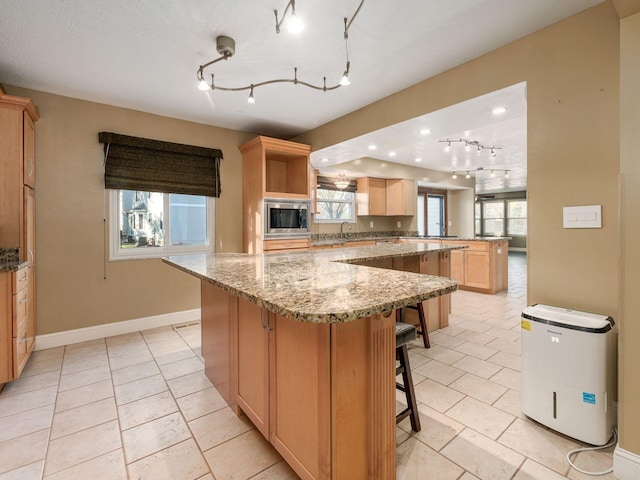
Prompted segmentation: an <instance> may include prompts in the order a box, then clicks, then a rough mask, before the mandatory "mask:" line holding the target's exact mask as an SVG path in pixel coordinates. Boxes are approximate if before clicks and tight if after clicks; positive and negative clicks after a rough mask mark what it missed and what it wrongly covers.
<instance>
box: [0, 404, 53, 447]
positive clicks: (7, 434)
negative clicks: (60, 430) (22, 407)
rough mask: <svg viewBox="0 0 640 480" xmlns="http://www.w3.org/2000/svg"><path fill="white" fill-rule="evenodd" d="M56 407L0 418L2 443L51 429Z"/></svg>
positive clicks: (41, 408)
mask: <svg viewBox="0 0 640 480" xmlns="http://www.w3.org/2000/svg"><path fill="white" fill-rule="evenodd" d="M53 408H54V405H53V404H50V405H45V406H44V407H38V408H34V409H31V410H27V411H25V412H20V413H16V414H15V415H9V416H7V417H3V418H0V442H4V441H6V440H10V439H12V438H16V437H21V436H23V435H28V434H30V433H34V432H37V431H39V430H46V429H48V428H49V427H51V420H52V419H53Z"/></svg>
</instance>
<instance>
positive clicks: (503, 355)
mask: <svg viewBox="0 0 640 480" xmlns="http://www.w3.org/2000/svg"><path fill="white" fill-rule="evenodd" d="M487 361H488V362H491V363H495V364H496V365H502V366H503V367H507V368H510V369H511V370H517V371H518V372H519V371H520V370H521V367H520V364H521V360H520V355H519V354H518V355H515V354H513V353H507V352H498V353H496V354H495V355H493V356H492V357H489V358H488V359H487Z"/></svg>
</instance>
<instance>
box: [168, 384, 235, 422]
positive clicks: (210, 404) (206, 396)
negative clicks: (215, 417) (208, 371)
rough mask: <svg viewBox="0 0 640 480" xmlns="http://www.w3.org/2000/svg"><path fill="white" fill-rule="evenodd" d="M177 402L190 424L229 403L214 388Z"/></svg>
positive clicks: (187, 396)
mask: <svg viewBox="0 0 640 480" xmlns="http://www.w3.org/2000/svg"><path fill="white" fill-rule="evenodd" d="M177 402H178V406H179V407H180V411H181V412H182V415H184V418H185V419H186V420H187V421H188V422H189V421H191V420H193V419H196V418H198V417H202V416H203V415H207V414H208V413H211V412H215V411H216V410H220V409H221V408H224V407H226V406H227V402H225V400H224V398H222V396H221V395H220V394H219V393H218V390H216V389H215V388H213V387H211V388H207V389H205V390H201V391H199V392H195V393H192V394H191V395H186V396H184V397H180V398H178V399H177Z"/></svg>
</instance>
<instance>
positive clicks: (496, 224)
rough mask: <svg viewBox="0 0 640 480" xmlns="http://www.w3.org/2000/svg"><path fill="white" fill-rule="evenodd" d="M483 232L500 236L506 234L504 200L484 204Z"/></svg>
mask: <svg viewBox="0 0 640 480" xmlns="http://www.w3.org/2000/svg"><path fill="white" fill-rule="evenodd" d="M482 223H483V224H482V234H483V235H485V236H489V237H500V236H502V235H503V234H504V202H503V201H502V200H500V201H497V202H484V203H483V204H482Z"/></svg>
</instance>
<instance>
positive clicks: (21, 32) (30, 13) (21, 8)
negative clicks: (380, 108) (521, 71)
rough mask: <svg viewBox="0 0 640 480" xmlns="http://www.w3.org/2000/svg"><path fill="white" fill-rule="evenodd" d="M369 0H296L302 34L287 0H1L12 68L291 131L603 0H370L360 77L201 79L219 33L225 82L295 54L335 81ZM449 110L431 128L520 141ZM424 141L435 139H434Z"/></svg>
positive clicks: (236, 125)
mask: <svg viewBox="0 0 640 480" xmlns="http://www.w3.org/2000/svg"><path fill="white" fill-rule="evenodd" d="M360 1H361V0H347V1H345V0H323V1H321V2H320V1H310V0H297V2H296V13H297V14H298V15H299V16H300V17H301V18H302V20H303V21H304V23H305V29H304V30H303V31H302V32H301V33H300V34H297V35H294V34H291V33H289V32H288V31H287V29H286V28H283V29H282V30H281V33H280V34H276V32H275V17H274V10H278V11H279V14H280V16H282V13H283V11H284V9H285V6H286V5H287V2H286V0H252V1H249V0H215V1H213V0H209V1H205V0H181V1H179V2H178V1H175V0H137V1H135V2H132V1H131V0H92V1H91V2H86V1H82V0H0V11H2V15H0V40H1V41H0V82H1V83H4V84H6V85H14V86H19V87H25V88H31V89H35V90H42V91H46V92H51V93H55V94H60V95H65V96H69V97H74V98H80V99H85V100H90V101H95V102H100V103H105V104H110V105H115V106H120V107H125V108H131V109H135V110H140V111H144V112H150V113H154V114H158V115H164V116H169V117H173V118H179V119H184V120H189V121H194V122H199V123H203V124H209V125H215V126H220V127H226V128H231V129H235V130H242V131H248V132H254V133H260V134H264V135H271V136H277V137H281V138H289V137H291V136H294V135H296V134H298V133H302V132H304V131H308V130H310V129H313V128H315V127H317V126H319V125H322V124H324V123H326V122H329V121H331V120H333V119H336V118H338V117H340V116H343V115H345V114H347V113H349V112H352V111H354V110H356V109H358V108H361V107H363V106H365V105H368V104H370V103H372V102H374V101H376V100H378V99H381V98H384V97H386V96H388V95H390V94H392V93H394V92H397V91H399V90H402V89H404V88H406V87H408V86H411V85H413V84H415V83H417V82H419V81H421V80H423V79H425V78H429V77H431V76H433V75H436V74H438V73H441V72H443V71H445V70H447V69H449V68H452V67H454V66H456V65H459V64H461V63H464V62H466V61H469V60H471V59H473V58H476V57H478V56H480V55H482V54H484V53H486V52H489V51H491V50H494V49H496V48H498V47H500V46H502V45H505V44H507V43H510V42H512V41H514V40H516V39H518V38H520V37H523V36H525V35H528V34H530V33H533V32H534V31H536V30H539V29H541V28H543V27H545V26H547V25H550V24H552V23H555V22H557V21H559V20H561V19H563V18H566V17H568V16H571V15H573V14H575V13H577V12H579V11H582V10H584V9H586V8H589V7H591V6H594V5H596V4H598V3H601V2H602V1H603V0H563V1H557V0H535V1H525V0H522V1H514V0H456V1H446V0H407V1H404V2H390V1H380V0H365V1H364V4H363V5H362V8H361V10H360V12H359V14H358V15H357V17H356V18H355V20H354V22H353V24H352V26H351V28H350V29H349V60H350V62H351V68H350V80H351V85H350V86H346V87H340V88H338V89H337V90H334V91H330V92H322V91H317V90H312V89H309V88H306V87H304V86H301V85H292V84H273V85H267V86H264V87H260V88H257V89H256V90H255V92H254V95H255V99H256V103H255V104H254V105H250V104H248V103H247V98H248V93H247V91H243V92H223V91H219V90H216V91H207V92H202V91H200V90H198V89H197V88H196V87H197V81H196V72H197V69H198V67H199V66H200V65H202V64H204V63H207V62H209V61H210V60H213V59H215V58H217V57H218V56H219V55H218V53H217V52H216V49H215V39H216V37H217V36H219V35H227V36H230V37H232V38H233V39H234V40H235V42H236V51H235V55H234V56H233V57H232V58H230V59H228V60H227V61H222V62H218V63H216V64H214V65H212V66H211V67H210V68H209V69H207V70H206V73H207V78H209V74H210V73H215V78H216V84H219V85H222V86H227V87H237V86H245V85H249V84H251V83H258V82H261V81H265V80H270V79H273V78H286V77H292V76H293V68H294V67H297V68H298V78H299V79H300V80H304V81H308V82H312V83H320V84H321V83H322V78H323V77H325V76H326V77H327V83H328V84H335V83H337V82H338V80H339V78H340V77H341V75H342V72H343V71H344V68H345V60H346V58H345V44H344V39H343V31H344V24H343V18H345V17H348V18H351V17H352V16H353V14H354V12H355V11H356V9H357V8H358V5H359V4H360ZM438 117H441V118H442V119H444V120H443V121H446V118H447V116H446V114H445V113H444V112H443V113H442V115H436V113H434V114H433V120H434V123H433V126H432V127H431V130H432V136H433V138H436V137H438V139H440V136H442V135H444V136H445V137H446V136H452V135H455V136H462V135H464V132H465V131H469V134H470V136H471V137H472V138H473V139H476V138H477V139H480V138H483V139H484V138H486V139H487V140H482V141H481V143H484V142H485V141H487V143H495V144H496V145H499V144H501V145H504V150H503V152H502V153H505V154H506V153H508V152H507V149H508V148H511V147H510V146H511V145H513V144H514V142H512V141H511V138H509V137H506V136H502V134H499V133H498V132H500V131H501V132H503V133H504V132H507V133H508V132H510V131H512V130H511V128H512V127H513V125H515V123H514V124H512V125H509V124H508V121H509V120H508V119H507V117H505V120H503V122H504V124H503V125H502V127H503V128H498V127H496V126H494V127H487V126H486V125H480V124H478V125H467V124H465V125H462V124H458V123H456V122H452V123H451V124H450V126H449V127H448V128H444V127H442V126H438V125H437V124H436V122H435V120H436V119H437V118H438ZM418 121H419V120H416V122H418ZM411 122H413V121H411ZM411 122H410V123H409V124H408V125H411ZM514 122H515V120H514ZM521 127H522V126H521V125H520V126H519V127H517V128H521ZM398 128H400V127H398ZM513 128H516V127H513ZM525 129H526V126H525ZM395 135H399V133H396V134H395ZM406 135H409V133H406ZM420 146H421V145H420V144H419V143H409V144H407V145H404V146H401V145H395V146H394V148H397V149H398V152H400V151H402V152H403V153H402V157H401V155H400V153H398V159H400V157H401V158H404V155H405V153H406V158H411V156H412V155H414V154H415V153H416V152H417V150H418V149H419V147H420ZM422 148H423V149H429V148H435V147H433V146H431V147H430V146H429V143H428V142H426V143H423V144H422ZM412 149H413V151H412ZM525 151H526V149H525ZM425 152H426V153H424V156H425V158H426V155H427V153H428V152H427V151H425ZM420 154H421V155H423V154H422V153H420ZM499 158H500V154H498V159H499ZM510 158H513V157H512V156H511V157H510ZM457 161H458V162H459V163H460V165H464V166H465V167H466V166H468V165H469V164H468V162H471V160H470V159H467V158H465V157H463V156H458V160H457ZM445 163H446V162H445V160H443V159H440V160H438V161H434V164H433V165H432V166H431V168H443V167H444V166H445V165H444V164H445ZM453 166H454V165H449V164H447V165H446V167H447V168H452V167H453ZM514 173H515V168H514Z"/></svg>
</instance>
